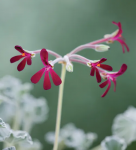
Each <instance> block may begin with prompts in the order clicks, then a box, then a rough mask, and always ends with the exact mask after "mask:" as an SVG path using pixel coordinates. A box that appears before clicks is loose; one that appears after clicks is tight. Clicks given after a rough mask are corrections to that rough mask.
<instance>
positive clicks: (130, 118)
mask: <svg viewBox="0 0 136 150" xmlns="http://www.w3.org/2000/svg"><path fill="white" fill-rule="evenodd" d="M112 132H113V134H114V135H116V136H118V137H121V138H123V139H124V140H125V141H126V143H127V144H130V143H131V142H133V141H136V108H135V107H133V106H130V107H129V108H128V109H127V110H126V111H125V112H124V113H122V114H119V115H117V116H116V117H115V119H114V122H113V126H112Z"/></svg>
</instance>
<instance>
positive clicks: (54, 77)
mask: <svg viewBox="0 0 136 150" xmlns="http://www.w3.org/2000/svg"><path fill="white" fill-rule="evenodd" d="M50 74H51V77H52V80H53V83H54V84H55V85H56V86H57V85H60V84H61V82H62V81H61V79H60V77H59V76H58V75H57V73H56V72H55V71H54V70H53V69H52V68H50Z"/></svg>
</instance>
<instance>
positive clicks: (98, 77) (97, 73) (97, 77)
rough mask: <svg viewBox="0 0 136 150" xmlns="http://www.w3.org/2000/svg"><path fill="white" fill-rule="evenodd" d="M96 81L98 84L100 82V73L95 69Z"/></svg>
mask: <svg viewBox="0 0 136 150" xmlns="http://www.w3.org/2000/svg"><path fill="white" fill-rule="evenodd" d="M96 79H97V82H98V83H100V82H101V76H100V73H99V71H98V69H97V68H96Z"/></svg>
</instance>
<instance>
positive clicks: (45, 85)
mask: <svg viewBox="0 0 136 150" xmlns="http://www.w3.org/2000/svg"><path fill="white" fill-rule="evenodd" d="M40 57H41V60H42V63H43V65H44V66H45V67H44V68H42V69H41V70H39V71H38V72H37V73H36V74H34V75H33V76H32V77H31V81H32V83H35V84H36V83H38V82H39V80H40V79H41V77H42V75H43V74H44V72H45V76H44V83H43V88H44V89H45V90H49V89H50V88H51V82H50V78H49V72H50V74H51V77H52V80H53V83H54V84H55V85H56V86H58V85H60V84H61V79H60V77H59V76H58V75H57V74H56V72H55V71H54V70H53V69H52V68H53V66H52V65H51V64H50V63H49V62H48V52H47V51H46V49H44V48H43V49H42V50H41V52H40Z"/></svg>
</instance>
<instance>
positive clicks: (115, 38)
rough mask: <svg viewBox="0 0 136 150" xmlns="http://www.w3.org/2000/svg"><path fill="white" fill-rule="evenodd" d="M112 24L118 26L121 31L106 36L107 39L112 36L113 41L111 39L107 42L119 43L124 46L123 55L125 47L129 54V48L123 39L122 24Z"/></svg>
mask: <svg viewBox="0 0 136 150" xmlns="http://www.w3.org/2000/svg"><path fill="white" fill-rule="evenodd" d="M112 23H113V24H115V25H116V26H118V28H119V29H118V30H117V31H116V32H114V33H113V34H111V35H105V37H106V36H107V37H108V36H112V37H111V39H109V40H108V41H107V42H108V43H113V41H118V42H119V43H120V44H121V46H122V50H123V53H125V47H126V49H127V51H128V52H129V47H128V46H127V44H126V43H125V41H124V38H123V37H122V33H123V30H122V27H121V23H120V22H118V23H116V22H114V21H113V22H112Z"/></svg>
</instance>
